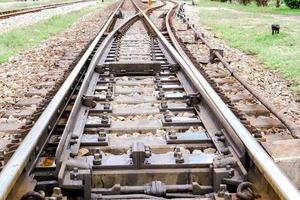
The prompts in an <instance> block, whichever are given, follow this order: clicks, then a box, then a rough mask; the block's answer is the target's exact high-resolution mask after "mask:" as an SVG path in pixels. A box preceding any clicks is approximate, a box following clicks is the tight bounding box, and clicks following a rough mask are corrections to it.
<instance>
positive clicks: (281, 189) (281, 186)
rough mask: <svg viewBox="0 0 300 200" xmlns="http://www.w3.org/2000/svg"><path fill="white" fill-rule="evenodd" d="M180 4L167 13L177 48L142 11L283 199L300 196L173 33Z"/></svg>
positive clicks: (168, 25) (224, 123) (169, 30)
mask: <svg viewBox="0 0 300 200" xmlns="http://www.w3.org/2000/svg"><path fill="white" fill-rule="evenodd" d="M176 6H177V5H175V6H174V7H173V8H172V9H170V10H169V12H168V14H167V15H166V27H167V30H168V33H169V36H170V37H171V40H172V42H173V45H174V46H175V48H176V49H175V48H174V47H173V46H172V45H171V44H170V43H169V42H168V41H167V39H166V38H165V37H164V36H163V35H162V34H161V33H160V31H159V30H158V29H157V27H156V26H155V25H154V24H153V23H152V22H151V20H150V19H149V18H148V17H147V15H146V14H145V13H144V12H142V13H143V15H144V17H145V19H146V20H147V22H148V23H149V24H150V25H151V27H152V28H153V30H154V31H155V32H156V34H157V35H158V37H159V38H160V39H161V41H162V42H163V44H164V45H165V47H166V49H169V51H170V53H171V55H173V56H174V58H175V60H176V61H177V62H178V63H179V64H180V65H181V67H182V68H183V69H184V70H185V71H186V73H187V74H188V76H189V78H190V79H191V80H192V81H193V82H194V84H195V86H196V87H197V89H198V90H199V91H200V93H201V95H202V97H203V98H204V99H205V100H206V101H207V102H208V104H209V105H210V106H211V108H212V109H213V110H214V112H215V113H216V114H217V116H218V117H219V120H220V121H221V122H222V123H223V125H224V127H226V129H227V131H228V132H231V133H234V134H236V135H237V136H238V137H239V138H240V140H241V141H242V142H243V144H244V145H245V147H246V149H247V151H248V153H249V155H250V157H251V158H252V160H253V162H254V163H255V165H256V166H257V167H258V169H259V170H260V172H261V173H262V174H263V176H264V177H265V178H266V180H267V181H268V182H269V184H270V185H271V186H272V188H273V189H274V190H275V192H276V193H277V194H278V196H279V197H280V198H282V199H300V193H299V190H298V189H297V188H296V187H295V185H294V184H293V183H292V182H291V181H290V179H289V178H288V177H287V176H286V175H285V174H284V173H283V172H282V170H281V169H280V168H279V167H278V166H277V165H276V164H275V162H274V161H273V159H272V158H271V157H270V156H269V155H268V154H267V153H266V151H265V150H264V149H263V148H262V147H261V145H260V144H259V143H258V142H257V141H256V140H255V139H254V138H253V137H252V135H251V134H250V132H249V131H248V130H247V129H246V128H245V127H244V126H243V124H242V123H241V122H240V120H239V119H238V118H237V117H236V116H235V115H234V114H233V113H232V111H231V110H230V109H229V108H228V107H227V106H226V104H225V103H224V102H223V101H222V99H221V98H220V97H219V96H218V95H217V93H216V92H215V91H214V90H213V88H212V87H211V86H210V85H209V83H208V82H207V81H206V80H205V78H204V77H203V76H202V75H201V74H200V72H199V71H198V70H197V68H196V67H195V66H194V64H193V63H192V62H191V60H190V59H189V58H188V56H187V55H186V54H185V52H184V51H183V50H182V48H181V47H180V45H179V43H178V42H177V40H176V38H175V36H174V34H173V33H172V30H171V26H170V24H169V19H170V16H171V12H172V10H174V9H175V7H176Z"/></svg>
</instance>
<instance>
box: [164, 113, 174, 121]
mask: <svg viewBox="0 0 300 200" xmlns="http://www.w3.org/2000/svg"><path fill="white" fill-rule="evenodd" d="M165 121H166V122H172V116H171V115H169V114H166V115H165Z"/></svg>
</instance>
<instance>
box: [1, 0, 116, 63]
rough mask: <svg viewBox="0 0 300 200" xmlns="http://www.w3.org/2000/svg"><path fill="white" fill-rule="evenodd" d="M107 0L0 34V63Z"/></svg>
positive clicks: (56, 31) (65, 27)
mask: <svg viewBox="0 0 300 200" xmlns="http://www.w3.org/2000/svg"><path fill="white" fill-rule="evenodd" d="M109 2H111V1H106V2H105V3H104V4H102V3H98V4H97V5H96V6H91V7H88V8H85V9H82V10H80V11H74V12H70V13H68V14H64V15H57V16H53V17H52V18H50V19H48V20H45V21H41V22H38V23H35V24H33V25H30V26H26V27H22V28H17V29H14V30H12V31H10V32H7V33H4V34H2V35H1V34H0V64H1V63H4V62H6V61H7V60H8V59H9V58H10V57H12V56H14V55H16V54H17V53H19V52H22V51H24V50H26V49H28V48H30V47H32V46H34V45H37V44H39V43H41V42H43V41H45V40H47V39H48V38H50V37H52V36H55V35H57V34H59V33H61V32H63V31H64V30H66V29H67V28H69V27H70V26H72V25H73V24H74V23H75V22H76V21H77V20H78V19H79V18H80V17H82V16H83V15H86V14H87V13H90V12H93V11H95V10H96V9H99V8H101V7H104V6H106V5H108V4H109Z"/></svg>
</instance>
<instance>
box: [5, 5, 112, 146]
mask: <svg viewBox="0 0 300 200" xmlns="http://www.w3.org/2000/svg"><path fill="white" fill-rule="evenodd" d="M116 5H117V3H114V4H112V5H109V6H106V8H105V9H106V12H102V10H103V9H104V7H103V8H102V9H99V10H98V11H96V12H93V13H91V14H88V15H85V16H83V17H82V18H81V19H80V20H79V21H78V22H77V23H76V24H75V25H73V26H72V27H70V28H69V29H68V30H66V31H65V32H64V33H62V34H60V35H58V36H56V37H53V38H50V39H49V40H47V41H46V42H44V43H42V44H40V45H38V46H36V47H33V48H32V49H30V50H27V51H26V52H24V53H22V54H19V55H17V56H15V57H13V58H12V59H10V60H9V62H7V63H4V64H2V65H0V88H1V89H0V117H1V118H0V150H1V149H3V145H1V144H5V143H7V139H6V138H7V133H10V131H6V130H7V128H8V127H9V126H8V125H7V124H5V122H8V123H10V124H12V125H14V124H13V123H15V124H16V126H14V127H13V128H14V129H17V125H24V124H26V119H28V118H29V116H28V115H27V116H26V115H25V116H22V115H20V116H19V117H12V116H10V115H8V116H7V113H9V111H10V110H20V109H21V110H22V109H24V108H26V109H28V108H31V109H32V110H33V111H34V109H35V108H36V107H37V106H36V105H35V104H37V105H40V104H42V105H43V104H44V102H45V101H46V99H51V96H53V95H54V94H55V91H56V90H57V89H58V88H59V85H60V84H61V83H62V82H63V80H64V78H65V77H66V76H67V75H68V73H69V72H70V71H71V70H72V67H74V65H75V64H76V61H77V60H78V57H79V56H80V55H81V54H82V52H83V51H84V50H85V49H86V48H87V47H88V45H89V44H90V42H91V41H92V39H93V38H94V37H95V36H96V34H97V33H98V31H99V29H100V28H101V27H102V25H103V24H104V23H105V21H106V19H107V18H108V17H109V15H110V13H111V12H112V11H113V10H114V9H115V7H116ZM29 97H30V98H29ZM27 98H29V99H28V101H29V104H33V106H31V107H26V106H20V104H21V103H20V102H22V101H23V100H24V99H27ZM34 102H36V103H34ZM25 104H26V102H22V104H21V105H25ZM3 123H4V124H3ZM1 132H2V133H1Z"/></svg>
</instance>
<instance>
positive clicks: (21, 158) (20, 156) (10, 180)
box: [0, 1, 123, 200]
mask: <svg viewBox="0 0 300 200" xmlns="http://www.w3.org/2000/svg"><path fill="white" fill-rule="evenodd" d="M122 3H123V1H121V3H120V4H119V5H118V7H117V9H116V10H115V11H114V12H113V13H112V15H111V16H110V17H109V19H108V20H107V22H106V23H105V25H104V26H103V27H102V29H101V30H100V32H99V33H98V35H97V36H96V37H95V39H94V40H93V42H92V43H91V45H90V47H89V48H88V49H87V50H86V52H85V53H84V55H83V56H82V58H81V59H80V60H79V62H78V63H77V65H76V66H75V67H74V69H73V71H72V72H71V73H70V75H69V76H68V78H67V79H66V80H65V82H64V83H63V85H62V86H61V88H60V89H59V90H58V92H57V93H56V94H55V96H54V97H53V99H52V100H51V102H50V103H49V104H48V106H47V107H46V109H45V111H44V112H43V113H42V115H41V116H40V117H39V118H38V120H37V121H36V123H35V125H34V126H33V127H32V129H31V130H30V131H29V133H28V134H27V136H26V137H25V138H24V140H23V141H22V143H21V145H20V146H19V147H18V149H17V150H16V152H15V153H14V154H13V156H12V157H11V158H10V160H9V161H8V163H7V164H6V165H5V166H4V168H3V170H2V171H1V173H0V200H5V199H6V198H7V197H8V195H9V193H10V191H11V190H12V188H13V186H14V184H15V183H16V182H17V180H18V178H19V177H20V175H21V174H22V172H23V170H24V168H25V166H26V164H27V163H28V161H29V160H30V156H31V154H32V152H34V151H35V147H36V145H37V144H38V141H39V139H40V138H41V137H42V135H43V134H44V133H45V131H47V130H48V128H49V127H48V126H49V121H51V120H52V118H53V117H54V116H56V115H57V111H58V110H59V108H60V104H61V102H63V101H64V99H65V96H66V94H68V92H69V90H70V88H72V85H73V83H74V82H75V81H76V79H77V76H78V74H80V72H81V70H82V68H83V67H84V65H85V63H86V61H87V59H88V57H89V55H90V54H91V53H92V51H93V49H94V48H95V47H96V45H97V43H98V42H99V40H100V38H101V37H102V36H103V35H104V33H105V31H106V30H107V28H108V26H109V24H110V21H111V20H113V18H114V16H115V14H116V13H117V11H118V10H119V9H120V7H121V5H122Z"/></svg>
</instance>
